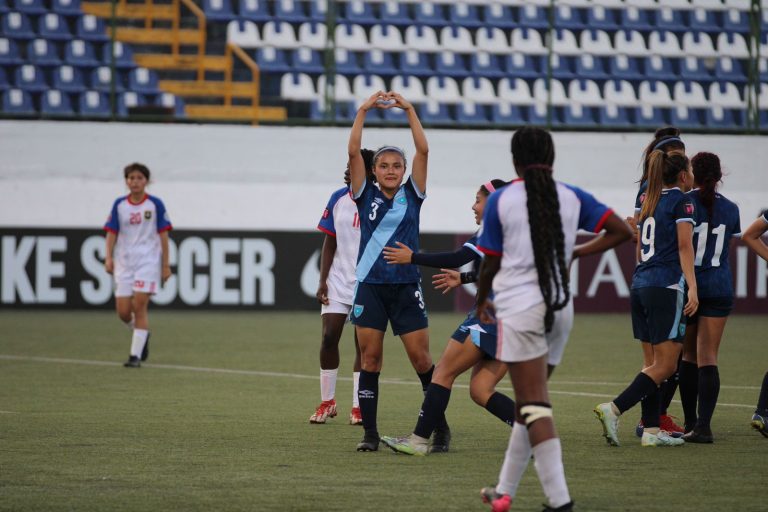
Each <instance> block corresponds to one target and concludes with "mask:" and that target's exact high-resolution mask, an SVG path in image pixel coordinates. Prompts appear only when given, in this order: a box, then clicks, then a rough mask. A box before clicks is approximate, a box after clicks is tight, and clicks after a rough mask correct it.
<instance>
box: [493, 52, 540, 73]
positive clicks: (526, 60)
mask: <svg viewBox="0 0 768 512" xmlns="http://www.w3.org/2000/svg"><path fill="white" fill-rule="evenodd" d="M537 60H538V59H536V60H534V58H533V57H532V56H530V55H526V54H525V53H522V52H514V53H512V54H510V55H506V56H504V60H503V65H504V69H505V70H506V72H507V73H508V74H509V75H510V76H511V77H515V78H539V77H540V76H541V74H542V72H545V71H542V70H540V69H539V68H538V63H537Z"/></svg>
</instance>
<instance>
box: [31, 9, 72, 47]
mask: <svg viewBox="0 0 768 512" xmlns="http://www.w3.org/2000/svg"><path fill="white" fill-rule="evenodd" d="M37 33H38V34H40V37H43V38H45V39H50V40H51V41H69V40H71V39H72V34H71V33H70V31H69V27H68V26H67V22H66V21H65V20H64V17H63V16H61V15H60V14H56V13H53V12H49V13H48V14H46V15H45V16H40V19H39V20H38V29H37Z"/></svg>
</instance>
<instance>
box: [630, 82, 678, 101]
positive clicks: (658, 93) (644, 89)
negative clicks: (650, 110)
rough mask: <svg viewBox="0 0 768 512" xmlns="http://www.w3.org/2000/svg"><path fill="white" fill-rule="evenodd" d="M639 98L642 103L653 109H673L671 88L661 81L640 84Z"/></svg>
mask: <svg viewBox="0 0 768 512" xmlns="http://www.w3.org/2000/svg"><path fill="white" fill-rule="evenodd" d="M637 97H638V99H639V100H640V103H643V104H645V105H650V106H653V107H671V106H672V105H673V103H672V95H671V94H670V93H669V87H667V84H665V83H664V82H662V81H660V80H656V81H650V80H644V81H642V82H640V86H639V87H638V90H637Z"/></svg>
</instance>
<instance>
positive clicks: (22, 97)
mask: <svg viewBox="0 0 768 512" xmlns="http://www.w3.org/2000/svg"><path fill="white" fill-rule="evenodd" d="M3 113H5V114H11V115H17V116H29V115H34V114H36V113H37V111H36V110H35V107H34V105H33V104H32V95H31V94H29V93H28V92H27V91H23V90H21V89H9V90H8V91H6V92H5V93H4V94H3Z"/></svg>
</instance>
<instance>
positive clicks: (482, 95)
mask: <svg viewBox="0 0 768 512" xmlns="http://www.w3.org/2000/svg"><path fill="white" fill-rule="evenodd" d="M461 91H462V97H463V98H464V99H466V100H469V101H472V102H475V103H481V104H491V103H495V102H496V100H497V98H496V91H494V89H493V83H491V81H490V80H489V79H488V78H485V77H478V76H469V77H467V78H465V79H464V80H463V81H462V83H461Z"/></svg>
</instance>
